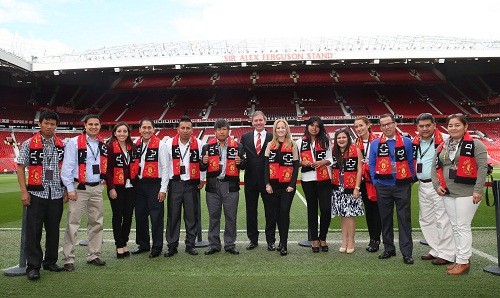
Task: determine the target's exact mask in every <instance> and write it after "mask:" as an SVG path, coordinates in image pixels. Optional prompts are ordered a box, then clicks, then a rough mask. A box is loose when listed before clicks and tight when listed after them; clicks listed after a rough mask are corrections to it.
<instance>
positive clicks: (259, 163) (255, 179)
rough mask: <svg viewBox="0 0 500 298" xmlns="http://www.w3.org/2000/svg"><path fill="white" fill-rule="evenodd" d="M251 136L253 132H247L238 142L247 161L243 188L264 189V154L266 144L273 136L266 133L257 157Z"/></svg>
mask: <svg viewBox="0 0 500 298" xmlns="http://www.w3.org/2000/svg"><path fill="white" fill-rule="evenodd" d="M253 134H254V130H252V131H250V132H247V133H245V134H243V136H241V140H240V142H241V144H242V145H243V149H244V151H245V155H246V160H247V164H246V170H245V187H247V188H248V187H258V188H264V161H265V160H266V157H265V156H264V152H265V151H266V147H267V143H269V142H270V141H271V140H272V139H273V136H272V134H271V133H270V132H268V131H266V139H265V141H264V143H263V144H262V150H260V153H259V155H257V152H256V151H255V143H254V138H253Z"/></svg>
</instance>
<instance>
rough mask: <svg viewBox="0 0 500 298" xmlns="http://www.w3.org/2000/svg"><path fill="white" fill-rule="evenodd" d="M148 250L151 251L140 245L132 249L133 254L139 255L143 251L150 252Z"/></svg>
mask: <svg viewBox="0 0 500 298" xmlns="http://www.w3.org/2000/svg"><path fill="white" fill-rule="evenodd" d="M148 251H149V249H144V248H142V247H140V246H139V247H138V248H136V249H135V250H133V251H132V254H133V255H138V254H142V253H144V252H148Z"/></svg>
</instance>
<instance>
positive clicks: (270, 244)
mask: <svg viewBox="0 0 500 298" xmlns="http://www.w3.org/2000/svg"><path fill="white" fill-rule="evenodd" d="M267 250H269V251H274V250H276V246H274V243H269V244H268V245H267Z"/></svg>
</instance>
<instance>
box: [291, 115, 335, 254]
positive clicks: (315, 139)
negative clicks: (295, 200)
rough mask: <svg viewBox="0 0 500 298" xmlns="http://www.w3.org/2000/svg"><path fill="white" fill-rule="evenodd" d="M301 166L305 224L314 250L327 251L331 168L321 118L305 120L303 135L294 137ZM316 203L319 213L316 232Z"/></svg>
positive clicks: (330, 205)
mask: <svg viewBox="0 0 500 298" xmlns="http://www.w3.org/2000/svg"><path fill="white" fill-rule="evenodd" d="M297 147H298V148H299V152H300V165H301V167H302V169H301V172H302V189H303V190H304V194H305V197H306V201H307V227H308V229H309V236H310V240H311V248H312V251H313V252H319V251H320V248H321V250H322V251H324V252H327V251H328V244H327V242H326V235H327V233H328V228H329V227H330V222H331V219H332V217H331V214H332V196H331V194H332V184H331V170H330V168H329V165H331V164H332V149H331V146H330V138H329V137H328V135H327V133H326V129H325V125H324V124H323V121H322V120H321V118H320V117H317V116H312V117H311V118H309V120H307V122H306V128H305V131H304V135H303V136H302V138H301V139H299V140H297ZM318 205H319V210H320V212H321V215H320V220H319V222H320V224H319V235H318Z"/></svg>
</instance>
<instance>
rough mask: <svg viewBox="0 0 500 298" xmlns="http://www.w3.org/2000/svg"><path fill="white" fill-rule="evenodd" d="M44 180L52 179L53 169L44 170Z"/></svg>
mask: <svg viewBox="0 0 500 298" xmlns="http://www.w3.org/2000/svg"><path fill="white" fill-rule="evenodd" d="M44 178H45V181H52V180H54V170H45V177H44Z"/></svg>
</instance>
